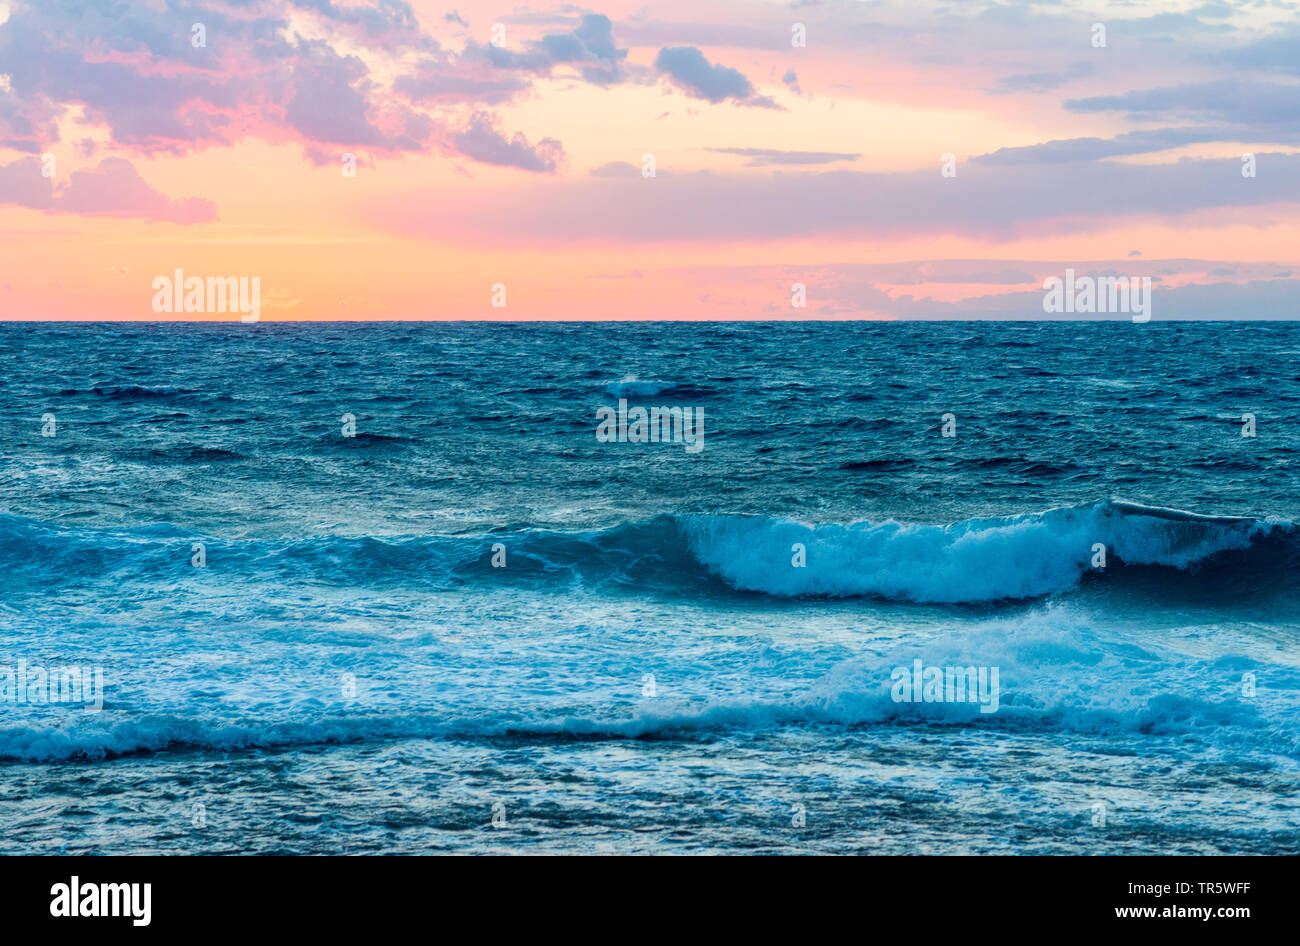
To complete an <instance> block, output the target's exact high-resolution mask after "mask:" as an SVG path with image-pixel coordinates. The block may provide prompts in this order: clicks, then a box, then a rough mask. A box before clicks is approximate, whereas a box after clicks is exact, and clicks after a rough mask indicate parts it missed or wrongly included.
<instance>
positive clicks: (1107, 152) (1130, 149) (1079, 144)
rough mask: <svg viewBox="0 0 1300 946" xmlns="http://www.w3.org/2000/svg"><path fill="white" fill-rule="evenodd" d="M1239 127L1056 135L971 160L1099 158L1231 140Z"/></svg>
mask: <svg viewBox="0 0 1300 946" xmlns="http://www.w3.org/2000/svg"><path fill="white" fill-rule="evenodd" d="M1238 133H1239V130H1236V131H1233V130H1230V129H1225V128H1156V129H1150V130H1145V131H1130V132H1125V133H1123V134H1119V135H1116V136H1115V137H1114V138H1058V139H1055V140H1053V141H1044V142H1042V143H1041V144H1036V145H1023V146H1021V147H1016V148H999V149H998V150H997V151H992V152H990V153H988V154H981V155H977V156H975V157H973V158H971V159H970V161H971V163H974V164H984V165H1012V164H1066V163H1070V162H1073V161H1099V160H1102V159H1104V158H1115V157H1121V156H1124V155H1132V154H1149V153H1151V152H1153V151H1165V150H1168V149H1170V148H1180V147H1182V146H1184V145H1189V144H1197V143H1199V142H1205V141H1223V140H1232V139H1233V138H1234V136H1235V135H1236V134H1238Z"/></svg>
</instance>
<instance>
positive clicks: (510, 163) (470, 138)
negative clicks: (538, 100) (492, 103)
mask: <svg viewBox="0 0 1300 946" xmlns="http://www.w3.org/2000/svg"><path fill="white" fill-rule="evenodd" d="M450 142H451V144H452V146H453V147H454V148H455V150H456V151H457V152H458V153H459V154H463V155H465V156H466V157H469V158H473V159H474V160H475V161H481V162H482V163H484V164H496V165H501V166H503V167H515V168H520V169H522V170H525V171H554V170H555V169H556V168H557V167H558V166H559V164H560V162H562V161H563V160H564V147H563V146H562V145H561V144H560V143H559V142H558V141H556V140H555V139H554V138H543V139H542V140H541V141H539V142H537V144H536V145H535V146H534V145H530V144H529V143H528V139H527V138H525V137H524V136H523V135H522V134H520V133H518V132H516V133H515V135H514V137H513V138H506V136H505V134H504V133H502V132H501V130H500V129H499V127H498V123H497V120H496V118H495V117H494V116H492V115H490V114H488V113H486V112H480V113H478V114H476V115H474V116H473V117H472V118H471V119H470V123H469V125H468V127H466V128H465V129H464V130H463V131H459V132H455V133H453V134H452V135H451V136H450Z"/></svg>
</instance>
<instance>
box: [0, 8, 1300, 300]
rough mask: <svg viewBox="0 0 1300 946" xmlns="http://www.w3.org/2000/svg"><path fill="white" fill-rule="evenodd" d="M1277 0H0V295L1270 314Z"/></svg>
mask: <svg viewBox="0 0 1300 946" xmlns="http://www.w3.org/2000/svg"><path fill="white" fill-rule="evenodd" d="M1298 7H1300V3H1295V2H1290V0H1245V2H1240V3H1222V2H1213V0H1211V2H1197V0H1192V2H1176V0H1167V2H1156V0H1150V2H1142V3H1134V2H1125V3H1095V2H1072V0H1061V2H1011V0H1008V2H984V0H969V2H949V3H930V2H926V0H904V2H898V3H895V2H890V0H876V2H872V0H862V2H845V0H794V2H790V0H783V2H766V0H689V2H688V0H657V2H655V3H653V4H646V3H643V2H639V0H634V2H618V0H611V2H603V3H601V5H600V6H597V7H585V6H574V5H571V4H567V3H566V4H554V5H548V4H538V5H518V6H511V5H509V4H501V5H499V6H494V5H493V3H492V0H475V2H473V3H472V4H471V3H466V2H463V0H462V2H460V3H459V4H455V3H434V2H424V0H410V2H407V0H226V2H206V3H191V2H182V0H0V318H5V319H42V320H44V319H50V320H59V319H106V320H159V319H168V320H171V319H215V320H223V321H229V320H231V319H232V318H233V319H238V318H239V316H238V314H234V315H232V314H231V313H229V312H197V313H166V314H159V313H158V312H157V311H155V306H154V301H155V296H156V293H155V280H156V279H158V278H159V277H161V276H166V277H169V278H170V277H172V276H173V274H174V273H175V272H176V271H177V270H180V271H181V272H182V273H183V274H184V276H186V277H194V276H197V277H200V278H207V277H232V276H233V277H248V278H252V277H257V279H258V285H259V286H260V319H261V320H262V321H282V320H331V319H348V320H356V319H512V320H571V319H701V320H707V319H792V318H793V319H804V318H814V319H973V318H1015V319H1049V318H1063V317H1069V318H1078V317H1080V316H1078V315H1071V316H1060V315H1049V314H1046V313H1045V312H1044V309H1043V298H1044V287H1043V283H1044V281H1045V280H1046V279H1048V278H1050V277H1053V276H1057V277H1062V276H1064V275H1065V273H1066V271H1067V270H1070V269H1072V270H1074V271H1076V272H1077V273H1079V274H1081V275H1082V274H1096V275H1106V274H1108V275H1122V276H1128V277H1131V278H1140V277H1149V278H1151V280H1152V286H1153V288H1152V298H1151V314H1152V317H1153V319H1154V320H1162V319H1223V318H1245V319H1268V318H1274V319H1276V318H1297V317H1300V305H1298V303H1300V282H1298V281H1297V280H1300V214H1297V209H1298V206H1300V15H1298V11H1297V8H1298ZM651 172H653V173H651ZM796 284H798V285H800V286H802V287H803V289H802V291H801V292H796V290H795V289H794V288H793V287H795V286H796ZM800 301H802V302H803V304H802V305H799V304H797V303H799V302H800Z"/></svg>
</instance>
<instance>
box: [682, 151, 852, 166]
mask: <svg viewBox="0 0 1300 946" xmlns="http://www.w3.org/2000/svg"><path fill="white" fill-rule="evenodd" d="M708 150H710V151H716V152H717V153H719V154H734V155H739V156H740V157H744V158H749V160H748V161H746V162H745V166H746V167H751V168H753V167H772V166H776V165H801V164H831V163H832V162H835V161H856V160H857V159H858V158H860V157H862V155H860V154H847V153H840V152H836V151H777V150H774V149H772V148H709V149H708Z"/></svg>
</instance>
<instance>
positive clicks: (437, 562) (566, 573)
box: [0, 500, 1300, 604]
mask: <svg viewBox="0 0 1300 946" xmlns="http://www.w3.org/2000/svg"><path fill="white" fill-rule="evenodd" d="M191 540H193V541H205V542H206V544H207V547H208V557H209V561H210V563H211V564H212V565H213V566H214V567H216V566H217V565H218V563H224V564H222V567H229V568H230V569H231V573H232V574H237V575H239V576H240V577H243V578H248V579H251V580H262V581H264V580H267V579H269V578H281V579H293V578H304V577H308V578H312V579H314V580H318V581H322V582H325V583H329V584H339V585H357V584H362V585H375V586H390V585H391V586H403V585H418V586H420V587H424V588H435V587H439V586H440V585H441V586H452V585H462V584H467V583H483V582H491V583H493V584H501V583H509V582H543V583H555V582H560V583H564V584H567V583H572V582H578V583H581V584H584V585H588V586H592V587H601V586H604V587H620V586H627V587H634V588H652V589H655V590H661V591H665V592H668V593H675V594H688V595H698V594H709V593H730V594H735V593H737V592H741V593H761V594H766V595H773V596H778V597H790V598H798V597H832V598H848V597H875V598H883V599H890V600H897V601H911V602H917V603H928V604H963V603H977V602H992V601H1000V600H1008V599H1031V598H1038V597H1042V596H1045V595H1053V594H1062V593H1065V592H1069V591H1071V590H1072V589H1075V588H1077V587H1079V586H1080V585H1081V583H1083V582H1085V581H1088V582H1103V583H1104V582H1125V581H1126V582H1128V583H1129V584H1130V585H1135V583H1140V582H1142V581H1143V576H1144V574H1147V575H1148V577H1149V571H1150V570H1151V569H1158V570H1159V581H1157V582H1154V585H1155V586H1156V587H1154V588H1153V593H1155V592H1156V591H1159V592H1160V593H1162V594H1169V593H1171V592H1172V593H1180V592H1182V591H1185V592H1186V593H1189V594H1191V593H1195V592H1196V591H1197V590H1198V589H1202V588H1213V589H1216V590H1218V591H1219V592H1224V591H1225V590H1232V591H1240V592H1241V593H1242V594H1256V593H1261V592H1263V593H1285V594H1291V593H1300V533H1298V531H1297V529H1296V526H1295V525H1294V524H1293V523H1291V522H1289V521H1286V520H1272V519H1254V518H1245V517H1221V516H1204V515H1197V514H1195V513H1189V512H1183V511H1181V510H1176V509H1165V508H1158V507H1147V506H1139V505H1136V504H1133V503H1124V502H1118V501H1111V500H1105V501H1101V502H1097V503H1093V504H1089V505H1082V506H1074V507H1067V508H1061V509H1052V510H1048V511H1046V512H1035V513H1023V514H1020V515H1014V516H1006V517H990V518H976V519H967V520H964V521H961V522H957V523H954V524H952V525H947V526H942V525H927V524H919V523H905V522H895V521H893V520H887V521H883V522H865V521H864V522H855V523H848V524H821V525H810V524H806V523H801V522H796V521H794V520H790V519H781V518H769V517H763V516H739V515H662V516H658V517H656V518H654V519H651V520H647V521H642V522H632V523H624V524H622V525H618V526H613V527H610V528H606V529H598V530H589V531H584V532H556V531H551V530H540V529H529V528H522V529H519V528H517V529H515V530H513V531H509V532H494V533H490V534H486V535H454V536H447V535H439V536H383V537H371V536H360V537H354V536H311V537H302V538H294V539H285V540H274V539H256V540H254V539H245V540H239V541H232V542H226V541H223V540H221V539H217V538H209V537H204V536H199V535H190V534H189V533H187V532H185V531H184V530H182V529H179V528H177V527H175V526H166V525H161V526H154V527H149V528H147V529H135V530H126V531H122V532H103V531H94V530H81V529H70V528H66V527H62V526H53V525H49V524H46V523H42V522H38V521H35V520H30V519H24V518H21V517H17V516H12V515H0V567H3V568H4V569H5V572H6V574H7V576H8V577H9V579H10V581H11V582H19V581H20V580H21V579H22V578H23V577H24V576H27V577H28V578H29V579H30V580H32V581H34V582H37V583H40V584H49V583H51V582H55V583H57V582H58V581H60V580H66V581H72V582H78V583H80V582H83V581H85V580H86V579H94V578H96V577H98V576H100V575H103V574H108V573H112V574H114V575H117V576H123V575H130V579H129V580H146V581H153V580H157V579H159V578H161V577H165V576H171V577H172V578H174V579H179V578H182V577H193V575H192V573H191V572H190V571H189V570H188V569H189V565H188V557H189V553H188V548H189V542H190V541H191ZM496 543H501V544H502V545H504V546H505V547H506V554H507V556H508V558H507V566H506V568H504V569H497V568H493V567H492V566H491V558H492V546H493V545H494V544H496ZM178 544H179V546H183V550H184V552H185V554H183V555H182V554H180V553H179V552H178V551H177V546H178ZM1098 545H1101V546H1104V547H1105V556H1106V567H1105V569H1104V570H1102V569H1097V568H1094V567H1093V561H1094V556H1096V555H1097V552H1096V551H1095V549H1096V547H1097V546H1098ZM800 546H801V547H802V550H803V551H802V552H801V553H797V552H796V549H797V547H800ZM796 554H801V555H802V556H803V559H804V565H803V567H796V566H795V565H794V564H793V559H794V557H795V555H796ZM128 566H129V569H130V570H129V571H128ZM1179 576H1182V577H1183V580H1182V583H1181V584H1180V579H1179Z"/></svg>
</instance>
